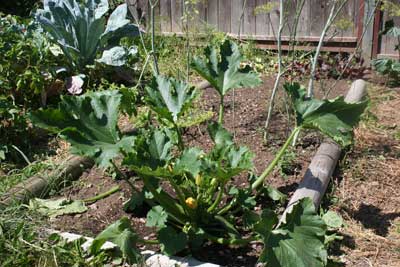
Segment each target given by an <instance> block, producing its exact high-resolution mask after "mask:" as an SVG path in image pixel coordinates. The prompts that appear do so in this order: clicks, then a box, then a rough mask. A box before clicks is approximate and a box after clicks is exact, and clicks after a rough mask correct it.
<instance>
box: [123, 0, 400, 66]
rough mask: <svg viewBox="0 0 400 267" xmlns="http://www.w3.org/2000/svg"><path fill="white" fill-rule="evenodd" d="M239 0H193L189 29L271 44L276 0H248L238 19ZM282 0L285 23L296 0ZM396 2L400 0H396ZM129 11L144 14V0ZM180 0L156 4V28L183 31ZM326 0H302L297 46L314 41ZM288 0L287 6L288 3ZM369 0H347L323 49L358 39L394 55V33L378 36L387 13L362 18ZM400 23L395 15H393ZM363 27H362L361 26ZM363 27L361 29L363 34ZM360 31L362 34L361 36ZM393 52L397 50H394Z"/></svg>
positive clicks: (351, 45)
mask: <svg viewBox="0 0 400 267" xmlns="http://www.w3.org/2000/svg"><path fill="white" fill-rule="evenodd" d="M243 1H244V0H198V3H197V4H196V6H195V10H196V11H197V14H196V15H195V16H194V18H193V19H192V20H191V21H190V24H189V25H190V28H191V31H197V32H198V33H202V32H207V31H210V30H218V31H221V32H225V33H227V34H229V35H231V36H233V37H236V36H238V34H239V31H240V34H241V36H242V38H244V39H252V40H256V42H257V45H258V46H259V47H261V48H266V49H275V48H276V42H275V41H276V35H277V31H278V25H279V11H278V8H279V1H278V0H247V1H246V6H245V8H244V17H243V20H242V23H240V16H241V14H242V10H243ZM285 1H287V3H288V5H289V8H287V10H288V12H289V13H288V14H287V17H288V23H287V24H288V25H291V24H292V23H293V19H294V17H295V12H296V11H295V4H296V2H298V1H299V0H285ZM395 1H397V2H399V1H400V0H395ZM127 2H128V5H129V8H130V10H131V12H132V14H133V15H135V16H141V15H142V16H144V17H145V18H148V14H149V7H148V0H127ZM183 2H184V0H159V1H158V5H157V7H156V9H155V14H156V18H157V19H156V23H157V25H156V28H157V29H158V30H159V31H161V32H162V33H163V34H166V35H169V34H177V35H181V34H183V32H184V30H183V25H182V17H183V15H184V12H183ZM329 2H330V1H327V0H306V1H305V5H304V8H303V10H302V13H301V15H300V19H299V24H298V26H297V33H296V39H297V40H298V41H299V43H298V46H297V49H300V50H310V49H314V46H315V45H316V44H317V43H318V41H319V37H320V35H321V32H322V29H323V27H324V25H325V23H326V21H327V19H328V16H329V12H330V6H329V5H328V4H327V3H329ZM265 4H268V6H269V7H270V9H269V10H268V11H269V12H260V13H259V12H256V11H257V7H260V6H262V5H265ZM290 5H291V7H290ZM373 6H374V0H348V2H347V3H346V5H345V6H344V8H343V9H342V11H341V12H340V14H339V16H338V17H337V19H336V21H335V23H334V25H333V26H332V27H331V30H330V32H329V33H328V35H327V36H328V37H327V41H326V43H325V44H324V46H323V49H322V50H325V51H335V52H352V51H354V50H355V48H356V47H357V44H360V46H362V48H363V50H364V51H363V53H364V57H365V58H367V59H370V58H371V57H385V56H394V54H395V53H394V52H395V51H394V47H395V42H396V40H394V38H390V37H386V36H384V37H380V36H379V34H378V33H379V29H380V28H382V25H383V22H384V21H385V20H387V19H388V18H387V16H385V15H384V14H381V11H380V10H377V11H376V12H375V18H374V19H372V21H371V23H369V24H367V18H368V16H369V14H370V13H371V12H372V11H371V10H372V7H373ZM397 22H399V23H400V19H399V20H398V21H397ZM366 27H367V28H366ZM291 32H293V31H292V29H291V28H290V26H286V27H285V28H284V30H283V49H287V48H288V40H289V36H290V33H291ZM363 33H364V34H363ZM362 37H363V40H362ZM396 54H397V53H396Z"/></svg>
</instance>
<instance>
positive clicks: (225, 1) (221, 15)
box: [215, 0, 232, 33]
mask: <svg viewBox="0 0 400 267" xmlns="http://www.w3.org/2000/svg"><path fill="white" fill-rule="evenodd" d="M215 1H217V0H215ZM218 2H219V5H218V29H219V30H220V31H223V32H228V33H230V32H231V14H232V11H231V0H218Z"/></svg>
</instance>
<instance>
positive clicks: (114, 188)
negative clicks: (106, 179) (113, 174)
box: [83, 185, 121, 203]
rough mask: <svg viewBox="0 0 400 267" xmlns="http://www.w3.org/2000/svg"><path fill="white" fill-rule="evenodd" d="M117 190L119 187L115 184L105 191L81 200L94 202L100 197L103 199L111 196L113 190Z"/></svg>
mask: <svg viewBox="0 0 400 267" xmlns="http://www.w3.org/2000/svg"><path fill="white" fill-rule="evenodd" d="M119 190H121V188H120V187H119V186H118V185H117V186H114V187H113V188H111V189H110V190H108V191H107V192H104V193H101V194H98V195H96V196H94V197H90V198H86V199H84V200H83V202H85V203H93V202H96V201H98V200H100V199H103V198H106V197H108V196H111V195H112V194H114V193H115V192H118V191H119Z"/></svg>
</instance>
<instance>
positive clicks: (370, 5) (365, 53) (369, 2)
mask: <svg viewBox="0 0 400 267" xmlns="http://www.w3.org/2000/svg"><path fill="white" fill-rule="evenodd" d="M375 2H376V1H375V0H362V1H361V5H363V9H364V14H363V29H364V30H366V32H365V35H364V38H362V40H361V42H362V43H361V48H362V57H363V58H364V60H365V63H366V64H367V65H369V64H370V63H371V59H372V52H373V50H372V48H373V43H372V40H373V37H374V19H373V20H372V21H369V18H370V16H371V15H374V14H373V13H375V12H374V10H375ZM361 10H362V9H361ZM360 15H362V14H360Z"/></svg>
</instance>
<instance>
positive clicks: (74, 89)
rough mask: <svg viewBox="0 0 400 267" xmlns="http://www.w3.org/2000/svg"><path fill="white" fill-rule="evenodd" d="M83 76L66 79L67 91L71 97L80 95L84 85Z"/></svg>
mask: <svg viewBox="0 0 400 267" xmlns="http://www.w3.org/2000/svg"><path fill="white" fill-rule="evenodd" d="M82 76H83V77H82ZM83 78H84V75H76V76H72V77H69V78H67V83H66V87H67V91H68V92H69V93H70V94H72V95H79V94H81V93H82V90H83V89H82V86H83V84H84V81H83Z"/></svg>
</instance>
